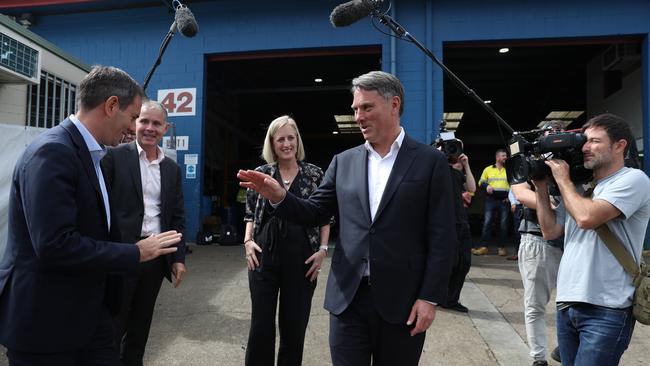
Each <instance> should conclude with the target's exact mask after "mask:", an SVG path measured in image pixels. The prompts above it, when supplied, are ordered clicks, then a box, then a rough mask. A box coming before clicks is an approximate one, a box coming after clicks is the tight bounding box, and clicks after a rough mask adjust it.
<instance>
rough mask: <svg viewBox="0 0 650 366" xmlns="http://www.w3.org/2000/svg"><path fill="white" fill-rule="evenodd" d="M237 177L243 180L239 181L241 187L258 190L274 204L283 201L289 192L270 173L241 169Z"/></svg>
mask: <svg viewBox="0 0 650 366" xmlns="http://www.w3.org/2000/svg"><path fill="white" fill-rule="evenodd" d="M237 178H239V180H241V182H239V185H240V186H241V187H244V188H250V189H252V190H254V191H257V192H258V193H259V194H261V195H262V197H264V198H266V199H268V200H269V201H271V203H274V204H275V203H278V202H280V201H282V199H284V196H285V195H286V194H287V191H285V190H284V188H282V187H281V186H280V183H278V181H277V180H275V179H274V178H273V177H271V176H270V175H267V174H264V173H260V172H257V171H255V170H240V171H239V172H238V173H237Z"/></svg>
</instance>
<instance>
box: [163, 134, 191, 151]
mask: <svg viewBox="0 0 650 366" xmlns="http://www.w3.org/2000/svg"><path fill="white" fill-rule="evenodd" d="M162 145H163V147H166V148H168V149H174V148H175V149H176V150H178V151H187V150H189V148H190V137H189V136H176V146H175V147H174V146H172V138H171V136H163V139H162Z"/></svg>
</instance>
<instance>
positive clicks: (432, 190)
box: [275, 136, 456, 324]
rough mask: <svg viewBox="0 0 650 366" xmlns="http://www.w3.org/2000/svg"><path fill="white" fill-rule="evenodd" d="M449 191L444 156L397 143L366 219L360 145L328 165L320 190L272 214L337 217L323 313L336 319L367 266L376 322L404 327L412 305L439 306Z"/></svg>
mask: <svg viewBox="0 0 650 366" xmlns="http://www.w3.org/2000/svg"><path fill="white" fill-rule="evenodd" d="M452 194H453V191H452V188H451V179H450V175H449V165H448V164H447V159H446V158H445V156H444V155H443V154H442V153H441V152H439V151H437V150H436V149H434V148H432V147H431V146H427V145H424V144H422V143H419V142H417V141H415V140H413V139H412V138H410V137H409V136H405V137H404V141H403V144H402V146H401V148H400V150H399V153H398V155H397V158H396V160H395V164H394V165H393V170H392V171H391V173H390V177H389V179H388V182H387V183H386V188H385V190H384V193H383V196H382V198H381V201H380V203H379V207H378V209H377V213H376V215H375V219H374V220H371V216H370V204H369V198H368V151H367V149H366V148H365V147H364V146H363V145H362V146H358V147H356V148H352V149H350V150H347V151H344V152H343V153H341V154H338V155H336V156H335V157H334V159H333V160H332V163H331V164H330V166H329V168H328V169H327V172H326V173H325V177H324V178H323V182H322V183H321V185H320V187H319V188H318V189H317V190H316V191H315V192H314V193H313V194H312V195H311V196H310V197H309V199H308V200H301V199H299V198H297V197H295V196H293V195H291V194H287V196H286V197H285V199H284V201H282V203H281V204H280V205H279V206H278V207H277V208H276V210H275V211H276V214H277V215H279V216H283V217H286V218H288V219H290V220H292V221H295V222H298V223H300V224H304V225H308V226H314V225H316V224H317V223H318V222H321V221H322V219H323V218H325V217H329V216H330V215H332V214H334V213H337V212H338V216H339V223H340V234H339V241H338V243H337V245H336V248H335V250H334V253H333V255H332V265H331V270H330V274H329V278H328V280H327V290H326V293H325V308H326V309H327V310H328V311H330V312H331V313H333V314H335V315H338V314H341V313H342V312H343V311H344V310H345V309H346V308H347V307H348V305H350V303H351V302H352V299H353V298H354V295H355V294H356V292H357V289H358V287H359V284H360V282H361V278H362V277H363V276H364V268H365V266H366V263H367V262H370V282H371V286H370V289H371V293H372V297H373V300H374V303H375V306H376V307H377V310H378V312H379V314H380V316H381V317H382V318H383V319H384V320H385V321H387V322H389V323H394V324H405V323H406V320H407V318H408V316H409V313H410V311H411V307H412V306H413V304H414V302H415V300H416V299H423V300H427V301H431V302H436V303H444V302H445V299H446V295H447V287H448V284H449V276H450V272H451V266H452V256H453V251H452V248H453V247H454V245H455V244H454V243H455V235H456V234H455V221H454V220H455V219H454V217H455V216H454V206H453V195H452Z"/></svg>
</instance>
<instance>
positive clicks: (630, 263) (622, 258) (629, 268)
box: [594, 224, 639, 284]
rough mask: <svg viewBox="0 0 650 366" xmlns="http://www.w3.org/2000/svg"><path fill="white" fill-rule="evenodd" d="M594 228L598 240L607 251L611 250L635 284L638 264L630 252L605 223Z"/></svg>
mask: <svg viewBox="0 0 650 366" xmlns="http://www.w3.org/2000/svg"><path fill="white" fill-rule="evenodd" d="M594 230H596V233H598V236H599V237H600V240H602V241H603V242H604V243H605V245H606V246H607V248H608V249H609V251H610V252H612V254H613V255H614V257H615V258H616V259H617V260H618V262H619V263H620V264H621V266H623V268H625V271H626V272H627V273H629V274H630V275H631V276H632V277H633V278H634V279H635V284H636V278H637V276H638V275H639V266H637V264H636V262H635V261H634V259H633V258H632V256H631V255H630V253H629V252H628V251H627V250H625V247H624V246H623V244H622V243H621V242H620V241H619V240H618V238H617V237H616V236H615V235H614V234H613V233H612V231H611V230H610V229H609V227H607V224H602V225H600V226H599V227H597V228H595V229H594Z"/></svg>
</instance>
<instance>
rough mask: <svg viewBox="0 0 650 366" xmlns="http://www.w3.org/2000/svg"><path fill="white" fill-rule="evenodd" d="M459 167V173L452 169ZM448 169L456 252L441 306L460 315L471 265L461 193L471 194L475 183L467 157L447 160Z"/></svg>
mask: <svg viewBox="0 0 650 366" xmlns="http://www.w3.org/2000/svg"><path fill="white" fill-rule="evenodd" d="M454 165H460V166H461V169H463V170H464V171H465V173H463V171H461V170H460V169H457V168H455V167H454ZM449 168H450V169H451V181H452V189H453V194H454V207H455V211H456V240H457V241H456V250H455V252H456V253H455V256H454V259H453V262H452V263H453V268H452V271H451V277H450V278H449V289H448V292H447V302H446V303H445V304H441V306H442V307H443V308H445V309H451V310H456V311H459V312H462V313H466V312H467V311H468V309H467V307H465V306H464V305H463V304H461V303H460V302H459V301H458V299H459V297H460V291H461V290H462V288H463V284H464V283H465V276H467V273H468V272H469V268H470V266H471V265H472V253H471V249H472V236H471V233H470V229H469V219H468V216H467V211H466V209H465V206H464V205H463V192H464V191H469V192H471V193H473V192H474V191H475V190H476V182H475V180H474V176H473V175H472V171H471V170H470V168H469V162H468V157H467V155H465V154H461V155H460V156H459V157H458V158H457V159H455V158H450V159H449Z"/></svg>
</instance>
